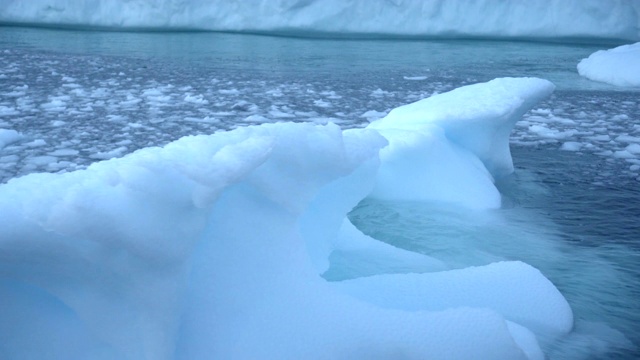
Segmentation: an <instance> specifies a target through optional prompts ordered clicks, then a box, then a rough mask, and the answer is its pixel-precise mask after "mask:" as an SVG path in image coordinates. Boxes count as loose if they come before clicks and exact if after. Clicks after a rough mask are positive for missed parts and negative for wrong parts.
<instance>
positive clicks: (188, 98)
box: [184, 94, 209, 105]
mask: <svg viewBox="0 0 640 360" xmlns="http://www.w3.org/2000/svg"><path fill="white" fill-rule="evenodd" d="M184 101H185V102H188V103H192V104H201V105H206V104H208V103H209V101H208V100H207V99H205V98H204V97H203V96H202V95H191V94H187V95H185V97H184Z"/></svg>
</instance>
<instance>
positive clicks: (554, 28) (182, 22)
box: [0, 0, 640, 41]
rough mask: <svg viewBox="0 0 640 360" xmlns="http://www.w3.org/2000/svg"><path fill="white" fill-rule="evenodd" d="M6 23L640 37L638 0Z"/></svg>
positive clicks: (37, 18) (178, 13)
mask: <svg viewBox="0 0 640 360" xmlns="http://www.w3.org/2000/svg"><path fill="white" fill-rule="evenodd" d="M0 23H13V24H27V25H49V26H63V27H64V26H66V27H69V26H76V27H101V28H110V29H114V28H115V29H123V28H124V29H127V28H129V29H130V28H134V29H135V28H137V29H161V30H185V29H190V30H218V31H242V32H265V33H276V34H293V35H297V36H305V35H307V36H314V35H315V36H318V35H330V36H342V37H344V36H354V35H359V36H377V37H380V36H421V37H445V38H456V37H458V38H460V37H485V38H486V37H494V38H520V39H532V38H533V39H562V38H565V39H566V38H572V39H583V40H584V39H600V40H603V39H605V40H606V39H609V40H610V39H615V40H636V41H637V40H640V30H639V28H640V27H639V26H638V25H639V24H640V4H639V3H638V2H637V1H635V0H615V1H601V0H538V1H535V2H526V3H525V2H516V1H501V0H473V1H471V0H431V1H426V2H425V1H422V0H349V1H345V0H242V1H232V2H230V1H227V0H189V1H184V0H163V1H150V0H133V1H110V0H88V1H84V2H83V3H82V6H78V4H77V3H74V2H73V1H67V0H30V1H29V2H25V1H22V0H4V1H3V2H2V3H1V4H0Z"/></svg>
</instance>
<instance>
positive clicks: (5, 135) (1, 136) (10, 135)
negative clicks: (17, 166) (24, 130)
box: [0, 129, 23, 149]
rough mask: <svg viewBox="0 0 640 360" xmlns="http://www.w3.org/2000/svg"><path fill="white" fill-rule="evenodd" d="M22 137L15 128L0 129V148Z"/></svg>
mask: <svg viewBox="0 0 640 360" xmlns="http://www.w3.org/2000/svg"><path fill="white" fill-rule="evenodd" d="M22 138H23V136H22V134H20V133H19V132H17V131H15V130H7V129H0V149H2V148H4V147H5V146H7V145H9V144H12V143H14V142H16V141H19V140H21V139H22Z"/></svg>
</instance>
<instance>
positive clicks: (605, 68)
mask: <svg viewBox="0 0 640 360" xmlns="http://www.w3.org/2000/svg"><path fill="white" fill-rule="evenodd" d="M578 73H579V74H580V75H582V76H584V77H586V78H587V79H590V80H594V81H600V82H604V83H608V84H612V85H616V86H629V87H640V42H637V43H635V44H631V45H622V46H618V47H617V48H613V49H610V50H600V51H596V52H595V53H593V54H591V55H590V56H589V57H588V58H586V59H582V61H580V63H579V64H578Z"/></svg>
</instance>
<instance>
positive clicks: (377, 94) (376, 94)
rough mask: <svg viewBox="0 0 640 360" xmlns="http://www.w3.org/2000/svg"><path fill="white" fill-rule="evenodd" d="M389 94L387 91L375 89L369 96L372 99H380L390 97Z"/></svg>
mask: <svg viewBox="0 0 640 360" xmlns="http://www.w3.org/2000/svg"><path fill="white" fill-rule="evenodd" d="M390 94H391V93H390V92H388V91H384V90H382V89H380V88H378V89H375V90H373V91H372V92H371V96H373V97H382V96H386V95H390Z"/></svg>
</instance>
